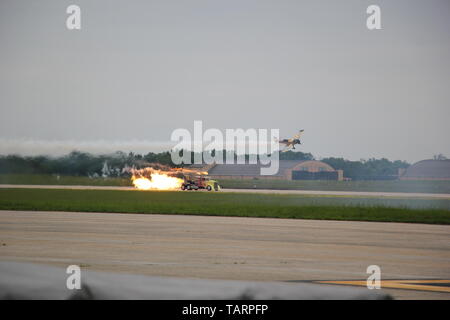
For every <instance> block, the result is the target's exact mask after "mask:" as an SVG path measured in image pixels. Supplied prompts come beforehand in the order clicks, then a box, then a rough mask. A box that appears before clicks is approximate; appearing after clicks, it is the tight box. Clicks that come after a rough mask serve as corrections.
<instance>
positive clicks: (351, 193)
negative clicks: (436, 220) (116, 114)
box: [0, 184, 450, 199]
mask: <svg viewBox="0 0 450 320" xmlns="http://www.w3.org/2000/svg"><path fill="white" fill-rule="evenodd" d="M11 188H26V189H73V190H127V191H133V190H137V189H136V188H134V187H113V186H67V185H29V184H26V185H25V184H0V189H11ZM180 192H190V191H181V190H180ZM195 192H199V191H195ZM204 192H206V191H204ZM221 192H237V193H263V194H292V195H317V196H343V197H376V198H416V199H417V198H420V199H450V194H448V193H410V192H361V191H318V190H273V189H270V190H269V189H223V190H222V191H221Z"/></svg>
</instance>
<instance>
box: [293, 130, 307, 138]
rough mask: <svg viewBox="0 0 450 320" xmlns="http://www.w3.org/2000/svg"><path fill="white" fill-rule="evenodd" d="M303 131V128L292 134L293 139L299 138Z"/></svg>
mask: <svg viewBox="0 0 450 320" xmlns="http://www.w3.org/2000/svg"><path fill="white" fill-rule="evenodd" d="M303 131H305V130H303V129H302V130H300V131H299V132H298V133H297V134H296V135H295V136H294V138H293V139H300V136H301V135H302V133H303Z"/></svg>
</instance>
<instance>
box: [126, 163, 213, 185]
mask: <svg viewBox="0 0 450 320" xmlns="http://www.w3.org/2000/svg"><path fill="white" fill-rule="evenodd" d="M131 173H132V177H131V180H132V182H133V185H134V186H135V187H136V188H137V189H139V190H179V189H181V185H182V184H183V182H184V180H183V179H181V178H179V177H176V176H180V175H186V174H188V175H189V174H197V175H207V174H208V172H206V171H198V170H192V169H186V168H168V169H167V170H159V169H154V168H152V167H147V168H143V169H131ZM174 175H176V176H174Z"/></svg>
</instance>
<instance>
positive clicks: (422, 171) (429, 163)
mask: <svg viewBox="0 0 450 320" xmlns="http://www.w3.org/2000/svg"><path fill="white" fill-rule="evenodd" d="M399 178H400V180H450V159H445V160H433V159H429V160H422V161H419V162H416V163H414V164H413V165H411V166H410V167H408V168H407V169H406V170H402V172H399Z"/></svg>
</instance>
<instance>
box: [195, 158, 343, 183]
mask: <svg viewBox="0 0 450 320" xmlns="http://www.w3.org/2000/svg"><path fill="white" fill-rule="evenodd" d="M262 167H264V166H263V165H262V164H261V163H257V164H214V165H212V166H210V167H209V168H205V169H204V170H205V171H208V174H209V175H210V176H211V177H215V178H222V179H254V178H258V179H283V180H316V179H317V180H341V179H342V172H340V171H337V170H335V169H334V168H333V167H331V166H330V165H328V164H326V163H325V162H322V161H317V160H303V161H299V160H280V161H279V169H278V172H277V174H275V175H272V176H262V175H261V168H262Z"/></svg>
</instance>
